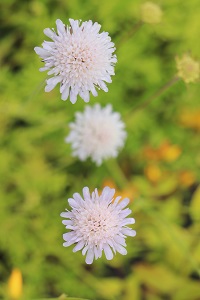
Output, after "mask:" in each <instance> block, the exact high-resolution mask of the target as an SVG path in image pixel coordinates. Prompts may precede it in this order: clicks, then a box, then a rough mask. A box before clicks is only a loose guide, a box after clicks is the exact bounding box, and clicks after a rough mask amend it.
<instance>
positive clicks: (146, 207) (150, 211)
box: [134, 198, 200, 278]
mask: <svg viewBox="0 0 200 300" xmlns="http://www.w3.org/2000/svg"><path fill="white" fill-rule="evenodd" d="M134 207H135V211H136V210H137V211H138V210H139V211H140V210H141V211H142V210H143V211H144V213H146V214H147V215H149V216H150V217H151V218H153V220H156V222H157V223H158V228H159V227H164V228H165V229H166V230H167V231H168V232H169V233H170V236H171V239H172V242H173V243H175V244H176V245H177V246H178V247H179V249H180V250H182V252H183V254H184V256H185V258H186V259H187V260H188V262H190V264H191V266H192V267H193V268H194V270H195V271H196V272H197V274H198V276H199V278H200V268H199V267H198V264H197V262H196V261H195V259H193V258H192V256H191V255H190V250H189V248H187V247H186V246H185V244H184V243H183V241H182V240H181V239H180V237H179V236H178V235H177V234H176V231H174V228H173V224H171V223H170V222H169V221H168V220H167V219H166V218H165V216H163V215H162V216H160V213H158V212H157V210H156V209H154V208H153V207H152V206H151V204H150V203H147V202H146V201H144V200H143V199H142V198H140V199H139V200H138V201H137V202H136V203H135V206H134ZM154 222H155V221H154Z"/></svg>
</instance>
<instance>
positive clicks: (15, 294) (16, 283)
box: [8, 269, 22, 300]
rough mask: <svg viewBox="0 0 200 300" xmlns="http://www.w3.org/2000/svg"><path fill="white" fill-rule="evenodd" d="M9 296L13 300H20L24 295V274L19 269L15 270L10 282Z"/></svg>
mask: <svg viewBox="0 0 200 300" xmlns="http://www.w3.org/2000/svg"><path fill="white" fill-rule="evenodd" d="M8 294H9V297H10V298H11V299H13V300H17V299H20V297H21V295H22V274H21V272H20V270H19V269H13V270H12V273H11V275H10V277H9V280H8Z"/></svg>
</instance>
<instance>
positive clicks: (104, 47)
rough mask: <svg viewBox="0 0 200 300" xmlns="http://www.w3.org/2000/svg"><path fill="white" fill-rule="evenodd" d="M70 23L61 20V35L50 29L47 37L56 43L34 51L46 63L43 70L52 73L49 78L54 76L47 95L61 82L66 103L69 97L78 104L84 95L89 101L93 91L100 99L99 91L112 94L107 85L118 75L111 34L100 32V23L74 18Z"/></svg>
mask: <svg viewBox="0 0 200 300" xmlns="http://www.w3.org/2000/svg"><path fill="white" fill-rule="evenodd" d="M69 22H70V26H65V25H64V24H63V22H62V21H61V20H57V21H56V26H57V33H56V32H55V30H54V29H52V30H51V29H50V28H46V29H45V30H44V34H45V35H47V36H48V37H49V38H50V39H52V41H44V43H43V44H42V47H43V48H40V47H35V49H34V50H35V52H36V53H37V54H38V55H39V56H40V57H41V58H42V60H43V61H44V63H45V67H43V68H41V69H40V71H47V70H50V71H49V72H48V75H53V77H51V78H50V79H47V85H46V87H45V91H46V92H49V91H51V90H52V89H53V88H54V87H55V86H56V85H57V84H58V83H60V93H61V94H62V96H61V98H62V100H67V98H68V97H69V98H70V101H71V102H72V103H75V102H76V101H77V96H78V95H80V97H81V98H82V99H83V100H84V101H85V102H89V99H90V94H89V93H90V92H91V93H92V94H93V96H97V91H96V88H97V89H102V90H104V91H105V92H107V91H108V88H107V86H106V84H105V82H108V83H110V82H112V80H111V75H114V74H115V73H114V65H115V63H116V62H117V58H116V55H114V54H113V52H114V51H115V47H114V43H112V42H111V38H110V37H109V35H108V32H102V33H99V31H100V28H101V25H99V24H98V23H96V22H95V23H94V24H93V23H92V21H91V20H90V21H87V22H82V23H81V21H78V20H73V19H69Z"/></svg>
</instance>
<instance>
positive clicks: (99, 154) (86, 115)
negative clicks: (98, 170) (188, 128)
mask: <svg viewBox="0 0 200 300" xmlns="http://www.w3.org/2000/svg"><path fill="white" fill-rule="evenodd" d="M69 126H70V129H71V131H70V133H69V135H68V136H67V137H66V139H65V141H66V142H67V143H71V145H72V149H73V155H74V156H77V157H78V158H79V159H80V160H83V161H84V160H86V159H87V158H88V157H90V158H91V159H92V161H94V162H95V163H96V164H97V165H100V164H101V163H102V161H103V159H106V158H109V157H116V156H117V154H118V150H119V149H120V148H122V147H123V145H124V141H125V138H126V132H125V130H124V127H125V125H124V123H123V122H122V121H121V117H120V114H119V113H117V112H113V111H112V106H111V105H110V104H108V105H107V106H106V107H104V108H101V106H100V105H99V104H96V105H94V107H91V106H86V108H85V110H84V112H83V113H80V112H77V113H76V120H75V122H74V123H70V124H69Z"/></svg>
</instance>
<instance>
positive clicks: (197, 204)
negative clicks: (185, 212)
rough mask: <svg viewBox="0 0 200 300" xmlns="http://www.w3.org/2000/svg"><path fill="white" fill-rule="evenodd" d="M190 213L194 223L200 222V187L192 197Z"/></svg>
mask: <svg viewBox="0 0 200 300" xmlns="http://www.w3.org/2000/svg"><path fill="white" fill-rule="evenodd" d="M190 212H191V217H192V218H193V220H194V221H200V186H199V187H198V188H197V190H196V191H195V193H194V195H193V197H192V201H191V206H190Z"/></svg>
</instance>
